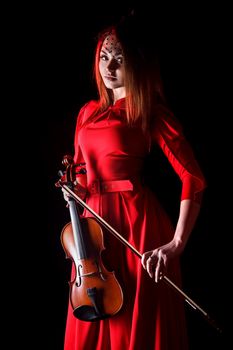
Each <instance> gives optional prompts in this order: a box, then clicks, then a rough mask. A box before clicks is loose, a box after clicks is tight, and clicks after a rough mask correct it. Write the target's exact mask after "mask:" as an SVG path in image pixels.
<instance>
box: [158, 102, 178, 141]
mask: <svg viewBox="0 0 233 350" xmlns="http://www.w3.org/2000/svg"><path fill="white" fill-rule="evenodd" d="M154 116H155V118H154V120H153V123H152V132H156V133H162V134H166V135H167V136H168V137H172V138H174V137H175V136H178V135H179V136H180V135H181V134H182V133H183V127H182V125H181V123H180V121H179V119H178V118H177V117H176V116H175V114H174V112H173V111H172V109H171V108H170V107H169V106H168V105H167V104H165V103H158V104H157V105H156V107H155V113H154Z"/></svg>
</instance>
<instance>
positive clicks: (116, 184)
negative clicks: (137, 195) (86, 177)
mask: <svg viewBox="0 0 233 350" xmlns="http://www.w3.org/2000/svg"><path fill="white" fill-rule="evenodd" d="M133 189H134V185H133V182H132V181H131V180H110V181H109V180H108V181H102V180H94V181H93V182H91V183H90V184H89V185H88V186H87V190H88V192H89V193H90V194H97V193H105V192H118V191H119V192H120V191H133Z"/></svg>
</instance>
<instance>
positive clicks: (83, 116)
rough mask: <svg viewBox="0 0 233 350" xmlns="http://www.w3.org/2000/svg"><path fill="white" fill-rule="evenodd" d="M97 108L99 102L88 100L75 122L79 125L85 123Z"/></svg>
mask: <svg viewBox="0 0 233 350" xmlns="http://www.w3.org/2000/svg"><path fill="white" fill-rule="evenodd" d="M98 106H99V102H98V101H96V100H90V101H88V102H86V103H85V104H84V105H83V106H82V107H81V108H80V111H79V113H78V115H77V122H78V124H79V125H82V124H83V123H85V121H86V120H87V119H88V118H89V117H90V116H91V115H92V114H93V113H94V112H95V111H96V109H97V108H98Z"/></svg>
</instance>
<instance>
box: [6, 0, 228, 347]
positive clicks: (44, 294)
mask: <svg viewBox="0 0 233 350" xmlns="http://www.w3.org/2000/svg"><path fill="white" fill-rule="evenodd" d="M155 5H156V4H155ZM83 6H84V8H83V9H81V8H78V7H77V5H76V6H71V5H64V4H62V5H58V4H56V5H54V6H50V7H48V6H47V5H44V6H43V5H38V6H37V5H34V6H33V7H31V8H30V7H28V5H27V6H25V7H23V5H21V6H20V11H21V12H20V15H19V13H18V11H17V8H15V9H14V10H15V11H14V14H12V12H11V10H8V11H7V14H8V15H9V14H10V16H9V21H8V22H7V25H6V27H5V31H6V33H7V34H8V35H9V36H8V37H9V38H10V39H9V40H8V41H7V47H8V48H9V51H8V54H9V55H8V56H9V58H8V57H7V60H8V63H10V68H11V75H9V76H8V77H7V83H8V84H9V85H8V86H9V87H10V89H11V91H12V93H11V94H10V101H9V103H8V108H7V113H6V118H5V119H7V120H6V121H8V122H9V124H10V128H11V129H10V130H11V131H10V135H11V137H9V140H10V145H9V149H10V147H13V151H11V152H9V151H8V152H7V155H8V156H9V153H10V154H11V159H12V158H13V180H12V181H13V184H14V186H13V188H14V189H16V188H17V191H15V190H14V191H13V201H14V208H15V212H16V219H14V220H11V222H10V226H11V227H12V228H15V227H16V230H15V231H17V237H16V239H14V242H16V244H14V247H13V251H14V254H12V255H14V257H16V258H15V259H14V261H15V269H14V270H13V271H14V274H12V273H11V274H10V283H9V284H8V285H10V286H12V277H13V286H14V287H13V288H10V290H11V291H13V293H12V294H13V296H14V297H13V298H11V303H10V306H11V308H12V309H11V308H10V315H12V317H10V320H11V321H12V319H14V321H13V322H14V325H15V328H16V330H18V332H17V337H16V338H17V339H15V337H12V339H10V340H9V339H8V340H9V341H15V340H16V341H17V342H19V341H22V343H23V344H24V348H27V346H28V348H30V349H32V348H40V349H54V350H61V349H62V348H63V337H64V329H65V319H66V308H67V300H68V291H69V289H68V288H69V286H68V280H69V267H70V263H69V262H68V261H67V260H66V259H65V254H64V251H63V249H62V246H61V243H60V233H61V230H62V228H63V226H64V225H65V224H66V223H67V222H68V221H69V213H68V211H67V209H66V207H65V202H64V200H63V198H62V194H61V191H60V190H59V189H58V188H56V187H55V182H56V181H57V180H58V175H57V172H58V170H59V169H61V167H62V166H61V161H62V157H63V156H64V155H65V154H67V153H73V136H74V128H75V122H76V115H77V113H78V111H79V109H80V107H81V106H82V105H83V104H84V103H85V102H87V101H88V100H89V99H91V98H95V97H96V91H95V86H94V84H93V81H92V62H93V56H94V47H95V36H96V34H97V32H98V31H99V30H100V29H102V28H104V27H105V26H106V25H109V24H111V23H112V22H114V21H115V20H118V19H119V18H120V17H121V16H122V15H124V14H125V13H127V11H128V10H129V9H130V8H131V7H133V5H132V3H126V2H124V4H121V5H120V4H119V3H117V4H116V3H115V4H111V8H110V3H107V4H106V3H102V2H101V3H100V4H98V5H97V4H96V5H93V4H84V5H83ZM134 7H136V9H139V12H140V13H141V14H142V17H141V18H142V22H141V25H143V21H144V20H146V21H149V22H150V23H151V30H152V31H153V32H154V33H155V40H159V44H160V62H161V71H162V77H163V80H164V86H165V93H166V95H167V99H168V101H169V104H170V106H171V107H172V109H173V111H174V113H175V115H176V116H177V117H178V119H180V121H181V122H182V124H183V126H184V131H185V134H186V136H187V138H188V139H189V141H190V143H191V144H192V146H193V149H194V151H195V153H196V157H197V159H198V161H199V163H200V165H201V167H202V169H203V172H204V174H205V176H206V179H207V183H208V188H207V190H206V193H205V196H204V200H203V206H202V210H201V214H200V216H199V219H198V222H197V224H196V226H195V228H194V230H193V233H192V236H191V237H190V240H189V242H188V244H187V247H186V250H185V252H184V253H183V256H182V270H183V280H184V291H185V292H186V293H187V295H188V296H189V297H191V298H192V299H193V300H194V301H195V302H196V303H197V304H198V305H199V306H201V307H202V308H203V309H204V310H205V311H207V313H208V314H209V315H210V316H212V317H213V318H214V319H215V320H216V321H217V322H218V323H219V325H220V326H221V327H222V328H223V330H224V337H225V334H226V333H227V328H228V324H227V321H226V318H227V317H228V316H230V315H228V312H229V308H230V299H229V295H230V293H229V283H230V282H229V274H227V273H226V271H227V270H228V268H229V260H230V259H229V252H228V248H229V239H230V236H231V232H232V228H231V213H230V210H229V208H230V206H229V205H228V204H227V200H228V199H231V193H230V191H231V181H230V180H231V173H230V167H231V158H232V157H231V154H230V151H231V145H230V144H231V137H230V127H229V122H230V119H231V116H232V114H231V115H230V113H231V112H230V102H229V101H230V95H231V94H230V90H231V89H230V74H231V67H230V57H229V31H230V24H229V9H228V8H226V7H224V5H222V7H221V8H219V7H217V6H216V7H213V5H211V6H206V8H203V6H198V5H197V4H193V6H191V5H190V6H189V7H185V6H183V5H182V6H177V5H176V6H171V5H169V6H168V5H165V6H164V7H163V8H162V7H159V6H155V8H154V9H153V10H152V9H151V6H149V5H147V4H146V3H145V2H143V5H140V6H134ZM24 10H25V11H26V10H27V13H26V14H25V12H24ZM22 12H23V13H22ZM21 13H22V14H21ZM81 22H82V23H81ZM152 45H153V42H152ZM7 102H8V101H7ZM8 116H9V118H8ZM160 161H161V168H162V169H163V170H159V171H160V172H161V173H159V176H158V175H157V177H158V181H159V185H158V188H157V190H158V195H159V196H160V198H161V201H162V202H163V204H164V206H165V207H166V209H167V210H168V212H169V213H170V215H171V217H172V219H173V220H175V218H176V215H177V210H178V205H179V181H178V180H177V178H176V176H175V175H174V174H173V172H172V170H171V168H170V167H169V165H168V164H167V161H166V160H164V159H163V157H161V160H160ZM150 175H151V178H150V179H151V181H152V179H153V172H152V173H151V174H150ZM11 199H12V197H11ZM15 231H14V232H15ZM9 237H10V243H11V244H12V241H13V237H12V235H9ZM18 256H19V258H18ZM21 263H22V264H21ZM15 294H16V296H17V298H15ZM12 300H14V302H12ZM16 305H17V308H16ZM16 310H17V312H16ZM19 314H20V316H21V315H24V316H25V317H26V320H27V321H26V323H24V322H22V321H21V317H20V318H19V317H16V320H15V316H16V315H17V316H18V315H19ZM146 317H149V315H146ZM11 321H10V322H11ZM187 322H188V330H189V338H190V346H191V350H196V349H206V348H208V349H225V347H224V346H225V345H224V343H223V340H224V337H223V336H220V335H219V334H218V333H217V332H216V330H215V329H214V328H213V327H212V326H211V325H209V324H208V323H207V322H206V321H205V320H204V319H203V317H202V316H201V315H200V314H199V313H198V312H196V311H194V310H192V309H191V307H190V306H189V305H187ZM10 327H11V328H12V324H11V323H10ZM30 336H31V337H32V338H33V341H31V340H30V341H29V338H30ZM32 344H34V345H32ZM171 350H172V349H171Z"/></svg>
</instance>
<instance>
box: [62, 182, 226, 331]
mask: <svg viewBox="0 0 233 350" xmlns="http://www.w3.org/2000/svg"><path fill="white" fill-rule="evenodd" d="M58 184H59V185H60V187H62V188H63V189H65V190H66V191H67V192H68V193H69V194H70V196H71V197H72V198H73V199H75V200H76V201H77V202H78V203H79V204H80V205H81V206H82V207H83V208H85V209H87V210H88V211H89V212H90V213H91V214H92V215H93V216H94V217H95V218H96V220H97V221H98V222H100V223H101V224H102V225H103V227H105V228H106V229H107V230H108V231H109V232H111V233H112V234H113V235H114V236H115V237H116V238H117V239H118V240H120V241H121V243H123V244H124V245H125V246H127V247H128V248H129V249H130V250H131V251H132V252H133V253H134V254H136V255H137V256H138V257H139V258H140V259H141V258H142V254H140V253H139V251H138V250H137V249H136V248H135V247H134V246H132V245H131V244H130V243H129V242H128V241H127V240H126V239H125V238H124V237H122V236H121V235H120V234H119V233H118V232H117V231H116V230H115V229H114V228H113V227H112V226H111V225H109V224H108V223H107V222H106V221H105V220H104V219H103V218H102V217H101V216H99V215H98V214H97V213H96V212H95V211H94V210H93V209H91V208H90V207H89V206H88V205H87V204H86V203H85V202H84V201H83V200H82V199H81V198H80V197H79V196H78V195H77V194H76V193H75V192H73V191H72V190H71V189H70V188H69V187H68V186H67V185H65V184H63V183H62V181H61V180H59V181H58ZM162 281H164V282H165V283H166V284H167V285H169V286H170V287H171V288H172V289H173V290H174V291H175V292H177V293H178V294H179V295H180V296H182V297H183V299H184V300H185V301H186V302H187V303H188V304H189V305H190V306H191V307H192V308H193V309H194V310H196V311H199V313H200V314H201V315H202V316H203V317H204V319H205V320H206V321H207V322H209V324H210V325H212V326H213V327H214V328H215V329H216V330H217V331H218V332H219V333H222V329H221V328H220V327H219V326H218V325H217V323H216V321H215V320H214V319H213V318H211V317H210V316H209V314H208V313H207V312H206V311H205V310H203V308H201V307H200V306H199V305H198V304H197V303H195V302H194V301H193V300H192V299H191V298H190V297H189V296H188V295H187V294H186V293H184V292H183V291H182V290H181V289H180V288H179V287H178V286H177V285H176V284H175V283H174V282H172V281H171V280H170V279H169V278H168V277H167V276H163V278H162Z"/></svg>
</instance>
